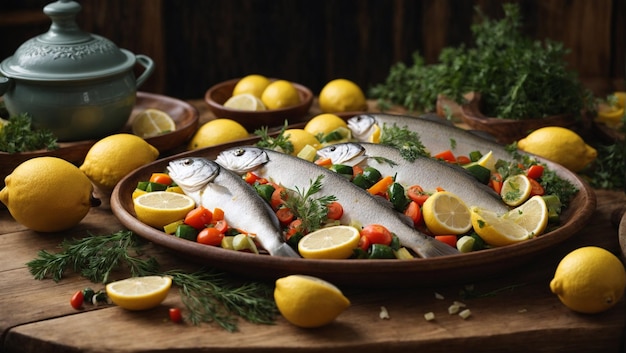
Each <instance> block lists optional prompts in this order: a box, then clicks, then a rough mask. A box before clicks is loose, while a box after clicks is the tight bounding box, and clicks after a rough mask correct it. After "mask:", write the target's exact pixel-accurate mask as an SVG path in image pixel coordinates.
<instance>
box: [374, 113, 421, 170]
mask: <svg viewBox="0 0 626 353" xmlns="http://www.w3.org/2000/svg"><path fill="white" fill-rule="evenodd" d="M380 144H381V145H387V146H391V147H395V148H397V149H398V150H399V151H400V155H401V156H402V158H404V159H406V160H407V161H409V162H413V161H415V160H416V159H417V158H419V157H420V156H422V157H429V156H430V154H429V153H428V151H426V147H424V145H423V144H422V141H421V140H420V137H419V134H418V133H417V132H415V131H411V130H409V129H408V127H407V126H404V127H402V128H401V127H399V126H398V125H396V124H395V123H394V124H393V125H392V126H391V127H388V126H387V124H383V127H382V132H381V134H380Z"/></svg>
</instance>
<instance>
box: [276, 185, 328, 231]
mask: <svg viewBox="0 0 626 353" xmlns="http://www.w3.org/2000/svg"><path fill="white" fill-rule="evenodd" d="M322 179H324V175H321V174H320V175H318V176H317V178H316V179H315V180H314V181H313V180H311V182H310V184H309V188H308V189H300V188H298V187H297V186H296V189H295V190H287V192H288V193H289V195H288V196H287V199H286V200H285V205H286V206H287V207H288V208H289V209H290V210H291V211H292V212H293V213H294V215H295V216H296V218H299V219H301V220H302V229H303V230H304V231H305V232H306V233H310V232H312V231H314V230H316V229H319V228H320V227H321V226H322V225H323V224H324V222H325V221H326V216H327V215H328V207H327V206H328V204H329V203H331V202H333V201H336V200H337V198H336V197H335V196H332V195H328V196H322V197H319V198H313V197H312V196H313V195H315V194H316V193H318V192H319V191H320V189H321V188H322Z"/></svg>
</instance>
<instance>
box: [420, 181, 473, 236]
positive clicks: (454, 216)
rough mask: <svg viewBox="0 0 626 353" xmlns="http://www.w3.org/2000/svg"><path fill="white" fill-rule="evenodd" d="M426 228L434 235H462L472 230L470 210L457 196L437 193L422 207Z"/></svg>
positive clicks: (449, 193)
mask: <svg viewBox="0 0 626 353" xmlns="http://www.w3.org/2000/svg"><path fill="white" fill-rule="evenodd" d="M422 214H423V216H424V222H425V223H426V227H428V229H429V230H430V231H431V232H433V233H434V234H463V233H467V231H469V230H470V229H471V228H472V221H471V217H470V209H469V208H468V207H467V205H466V204H465V202H464V201H463V200H461V198H459V197H458V196H457V195H455V194H453V193H451V192H448V191H439V192H436V193H434V194H432V195H431V196H429V197H428V198H427V199H426V202H424V205H423V206H422Z"/></svg>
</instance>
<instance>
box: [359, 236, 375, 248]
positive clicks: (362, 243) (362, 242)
mask: <svg viewBox="0 0 626 353" xmlns="http://www.w3.org/2000/svg"><path fill="white" fill-rule="evenodd" d="M370 245H372V243H371V242H370V239H369V238H368V237H366V236H363V235H362V236H361V238H360V239H359V245H357V246H358V247H359V248H361V250H363V251H367V249H369V248H370Z"/></svg>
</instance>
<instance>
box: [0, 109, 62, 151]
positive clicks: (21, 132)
mask: <svg viewBox="0 0 626 353" xmlns="http://www.w3.org/2000/svg"><path fill="white" fill-rule="evenodd" d="M58 147H59V146H58V144H57V139H56V137H55V136H54V134H53V133H52V132H51V131H48V130H45V129H34V128H33V127H32V118H31V117H30V115H28V114H25V113H24V114H18V115H14V116H12V117H10V118H9V120H8V123H7V124H5V125H4V126H3V127H1V128H0V151H3V152H8V153H19V152H28V151H35V150H39V149H47V150H54V149H57V148H58Z"/></svg>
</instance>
